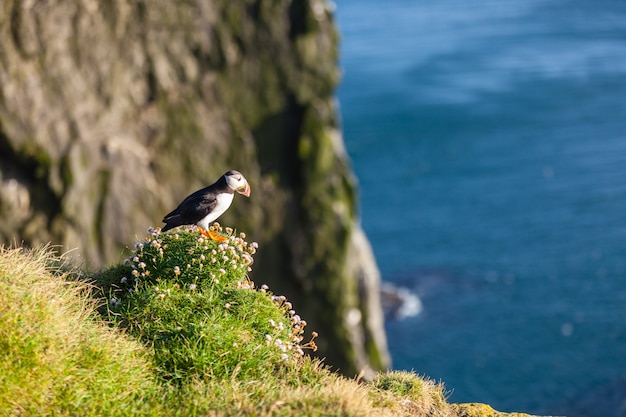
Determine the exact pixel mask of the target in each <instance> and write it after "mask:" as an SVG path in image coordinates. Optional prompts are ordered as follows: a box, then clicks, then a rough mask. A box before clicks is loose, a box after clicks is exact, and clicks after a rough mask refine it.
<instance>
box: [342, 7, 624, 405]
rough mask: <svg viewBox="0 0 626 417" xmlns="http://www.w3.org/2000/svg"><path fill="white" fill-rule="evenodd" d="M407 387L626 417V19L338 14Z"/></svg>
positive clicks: (618, 13) (346, 81)
mask: <svg viewBox="0 0 626 417" xmlns="http://www.w3.org/2000/svg"><path fill="white" fill-rule="evenodd" d="M335 14H336V17H337V22H338V25H339V28H340V32H341V36H342V37H341V58H340V66H341V68H342V71H343V80H342V83H341V85H340V88H339V90H338V93H337V94H338V99H339V102H340V109H341V115H342V127H343V132H344V138H345V141H346V146H347V149H348V153H349V154H350V157H351V159H352V164H353V167H354V170H355V172H356V174H357V177H358V179H359V186H360V199H361V208H360V213H361V219H362V224H363V227H364V229H365V231H366V233H367V235H368V236H369V238H370V241H371V243H372V246H373V248H374V252H375V254H376V258H377V262H378V265H379V267H380V269H381V272H382V276H383V280H384V281H385V282H386V283H391V284H393V285H395V286H397V287H400V288H403V289H405V290H407V291H410V292H411V293H413V294H415V295H416V296H417V297H419V300H420V301H421V305H422V310H421V311H420V312H419V313H418V314H413V315H407V316H404V317H396V316H390V317H388V319H387V322H386V330H387V334H388V341H389V349H390V351H391V354H392V358H393V367H394V368H395V369H407V370H414V371H415V372H417V373H419V374H421V375H426V376H428V377H430V378H432V379H434V380H441V381H443V382H444V383H445V385H446V387H447V389H448V390H449V392H450V398H449V400H450V401H451V402H485V403H489V404H490V405H492V406H493V407H494V408H496V409H498V410H500V411H523V412H528V413H534V414H556V415H563V414H566V415H568V416H570V417H583V416H585V417H587V416H588V417H614V416H626V1H624V0H523V1H522V0H515V1H513V0H477V1H462V0H390V1H373V0H337V2H336V11H335Z"/></svg>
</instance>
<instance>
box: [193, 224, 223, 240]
mask: <svg viewBox="0 0 626 417" xmlns="http://www.w3.org/2000/svg"><path fill="white" fill-rule="evenodd" d="M198 233H200V234H201V235H202V236H206V237H208V238H209V239H211V240H212V241H214V242H226V241H227V240H228V238H227V237H225V236H222V235H220V234H219V233H218V232H215V231H212V230H205V229H203V228H201V227H200V226H198Z"/></svg>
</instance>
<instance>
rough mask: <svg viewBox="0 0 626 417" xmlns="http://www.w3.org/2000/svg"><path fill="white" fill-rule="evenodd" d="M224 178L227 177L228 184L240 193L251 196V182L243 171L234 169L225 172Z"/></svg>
mask: <svg viewBox="0 0 626 417" xmlns="http://www.w3.org/2000/svg"><path fill="white" fill-rule="evenodd" d="M224 178H226V184H228V186H229V187H230V188H232V189H233V190H234V191H237V192H238V193H239V194H243V195H245V196H246V197H250V184H249V183H248V181H247V180H246V179H245V177H244V176H243V175H242V174H241V172H239V171H235V170H234V169H232V170H230V171H228V172H227V173H226V174H224Z"/></svg>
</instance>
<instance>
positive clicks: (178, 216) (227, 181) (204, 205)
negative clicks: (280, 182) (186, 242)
mask: <svg viewBox="0 0 626 417" xmlns="http://www.w3.org/2000/svg"><path fill="white" fill-rule="evenodd" d="M235 191H236V192H238V193H239V194H243V195H245V196H246V197H250V184H249V183H248V181H247V180H246V178H245V177H244V176H243V175H242V174H241V172H239V171H235V170H230V171H228V172H226V173H225V174H224V175H222V176H221V177H220V178H219V179H218V180H217V181H215V183H214V184H211V185H209V186H208V187H205V188H202V189H201V190H198V191H196V192H195V193H193V194H190V195H189V196H187V197H186V198H185V199H184V200H183V201H182V203H180V204H179V205H178V207H176V209H174V210H173V211H172V212H171V213H169V214H168V215H166V216H165V217H163V223H165V226H164V227H163V229H161V232H166V231H168V230H170V229H173V228H175V227H178V226H183V225H192V224H195V225H197V226H198V231H199V232H200V233H201V234H203V235H205V236H209V237H211V238H212V239H215V234H213V233H211V232H209V225H210V224H211V222H214V221H215V220H216V219H217V218H218V217H220V216H221V215H222V214H224V212H225V211H226V210H228V208H229V207H230V205H231V203H232V202H233V198H234V197H235Z"/></svg>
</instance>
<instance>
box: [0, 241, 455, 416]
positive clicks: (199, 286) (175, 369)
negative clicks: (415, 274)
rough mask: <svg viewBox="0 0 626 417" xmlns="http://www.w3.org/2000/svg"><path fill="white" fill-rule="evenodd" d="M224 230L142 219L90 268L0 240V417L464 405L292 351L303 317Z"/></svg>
mask: <svg viewBox="0 0 626 417" xmlns="http://www.w3.org/2000/svg"><path fill="white" fill-rule="evenodd" d="M222 235H224V236H226V237H227V239H228V240H227V241H226V242H223V243H218V242H214V241H212V240H208V239H206V238H201V237H200V235H199V234H198V233H197V232H195V231H189V230H181V231H178V232H170V233H167V234H161V233H160V232H159V231H158V230H156V231H155V230H150V231H149V234H148V236H147V237H146V238H145V239H143V240H142V241H141V242H138V243H137V244H136V245H135V249H134V250H133V251H132V253H131V255H130V257H129V258H128V259H127V260H126V261H125V262H124V263H122V264H120V265H114V266H111V267H110V268H107V269H105V270H102V271H99V272H98V273H96V274H91V275H89V274H86V273H85V272H84V271H81V270H80V269H76V268H69V267H68V264H67V263H66V262H64V261H63V259H59V258H58V257H56V256H54V255H53V254H52V252H51V251H50V250H49V249H47V248H44V249H39V250H34V251H27V250H24V249H20V248H15V249H6V248H0V416H31V415H37V416H77V415H80V416H200V415H202V416H204V415H255V416H256V415H278V416H307V415H310V416H315V415H328V416H368V415H413V416H453V415H457V414H459V415H460V414H461V410H462V409H461V408H458V407H457V408H454V407H452V406H450V405H449V404H447V402H446V400H445V393H444V389H443V386H442V385H441V384H436V383H433V382H432V381H430V380H428V379H423V378H420V377H418V376H417V375H415V374H412V373H407V372H391V373H381V374H379V375H378V376H377V377H376V378H375V379H374V381H372V382H364V381H356V380H351V379H347V378H344V377H342V376H340V375H337V374H335V373H333V372H330V371H329V370H328V369H327V368H325V367H324V366H323V364H322V363H321V362H320V361H318V360H315V359H311V358H310V357H309V356H307V355H303V353H304V351H306V350H307V349H313V348H314V347H315V343H314V341H312V340H311V338H312V337H314V336H308V338H307V339H304V338H303V337H304V334H305V327H306V322H305V321H304V320H302V319H301V318H300V317H299V316H298V315H297V313H296V312H295V311H294V307H293V306H292V305H291V304H290V303H289V302H288V301H287V300H285V298H284V297H281V296H278V295H275V294H272V293H271V292H270V291H269V289H267V288H266V287H265V286H258V285H255V284H254V283H252V282H251V281H250V280H249V279H248V277H247V274H248V272H249V268H250V267H251V266H252V263H253V255H254V252H255V251H256V244H250V243H248V242H246V241H245V237H244V236H243V235H236V234H234V233H233V232H232V231H231V230H228V231H227V233H222ZM319 330H320V331H323V329H319ZM455 410H456V411H455Z"/></svg>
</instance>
